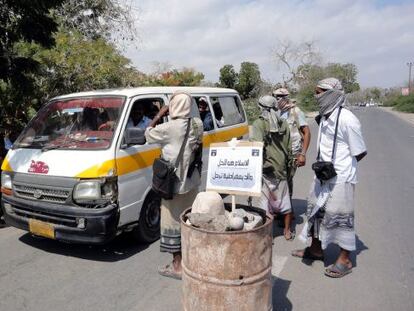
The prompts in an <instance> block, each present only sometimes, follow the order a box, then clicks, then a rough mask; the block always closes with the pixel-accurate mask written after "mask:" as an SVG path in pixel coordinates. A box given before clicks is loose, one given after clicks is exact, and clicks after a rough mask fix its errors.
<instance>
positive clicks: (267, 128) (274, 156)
mask: <svg viewBox="0 0 414 311" xmlns="http://www.w3.org/2000/svg"><path fill="white" fill-rule="evenodd" d="M258 105H259V108H260V109H261V111H262V115H261V116H260V117H259V119H257V120H256V121H254V123H253V130H252V137H251V139H252V140H254V141H260V142H263V143H264V150H263V186H262V196H261V198H260V207H261V208H263V209H264V210H266V211H268V212H269V213H271V214H282V215H284V225H285V226H284V236H285V238H286V240H293V238H294V231H293V230H292V229H291V223H292V216H293V214H292V206H291V202H290V196H289V187H288V184H287V180H288V179H289V174H290V171H291V169H292V149H291V142H290V132H289V126H288V124H287V123H286V121H284V120H282V119H281V118H280V117H279V112H278V110H277V107H276V99H275V98H274V97H272V96H263V97H260V98H259V102H258Z"/></svg>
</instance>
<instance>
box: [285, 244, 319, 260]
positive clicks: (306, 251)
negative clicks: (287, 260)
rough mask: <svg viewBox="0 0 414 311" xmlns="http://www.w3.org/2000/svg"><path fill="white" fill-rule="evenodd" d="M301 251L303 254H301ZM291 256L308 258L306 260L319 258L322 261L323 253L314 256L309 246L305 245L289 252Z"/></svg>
mask: <svg viewBox="0 0 414 311" xmlns="http://www.w3.org/2000/svg"><path fill="white" fill-rule="evenodd" d="M302 252H303V254H302ZM291 255H292V256H293V257H299V258H302V259H308V260H321V261H323V255H322V256H315V255H313V254H312V253H311V251H310V248H309V247H306V248H305V249H297V250H295V251H293V252H292V253H291Z"/></svg>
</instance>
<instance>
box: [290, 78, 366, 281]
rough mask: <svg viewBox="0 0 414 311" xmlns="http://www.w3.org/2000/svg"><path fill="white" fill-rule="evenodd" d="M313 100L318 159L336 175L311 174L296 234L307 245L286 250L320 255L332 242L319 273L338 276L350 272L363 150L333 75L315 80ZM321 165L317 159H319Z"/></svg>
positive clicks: (314, 257) (307, 256)
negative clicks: (333, 251) (335, 248)
mask: <svg viewBox="0 0 414 311" xmlns="http://www.w3.org/2000/svg"><path fill="white" fill-rule="evenodd" d="M315 93H316V95H315V98H316V100H317V102H318V105H319V114H320V115H319V121H320V122H319V135H318V136H319V137H318V146H317V149H318V157H317V161H318V162H322V161H324V162H330V163H332V164H333V167H334V170H335V173H336V176H333V175H334V174H331V175H330V176H333V177H331V178H330V179H328V180H325V179H326V178H325V179H323V180H319V179H318V178H316V176H315V178H314V181H313V183H312V186H311V191H310V194H309V198H308V208H307V213H306V214H307V222H306V224H305V226H304V228H303V230H302V233H301V235H300V238H301V240H302V241H304V242H307V241H308V240H311V245H310V247H306V248H305V249H303V250H296V251H294V252H292V255H293V256H296V257H300V258H305V259H311V260H323V250H324V249H326V247H327V246H328V245H329V244H330V243H335V244H338V245H339V247H340V254H339V256H338V258H337V259H336V261H335V263H334V264H332V265H330V266H329V267H327V268H326V269H325V275H327V276H329V277H334V278H339V277H343V276H344V275H347V274H348V273H350V272H351V271H352V262H351V260H350V257H349V256H350V252H352V251H355V249H356V237H355V231H354V191H355V185H356V183H357V174H356V173H357V162H358V161H360V160H361V159H362V158H363V157H364V156H365V155H366V154H367V152H366V147H365V143H364V139H363V137H362V132H361V124H360V123H359V120H358V119H357V118H356V117H355V115H354V114H353V113H352V112H351V111H349V110H347V109H345V108H343V106H344V104H345V94H344V92H343V90H342V85H341V83H340V82H339V80H338V79H335V78H328V79H324V80H322V81H320V82H319V83H318V84H317V86H316V90H315ZM319 164H321V163H319Z"/></svg>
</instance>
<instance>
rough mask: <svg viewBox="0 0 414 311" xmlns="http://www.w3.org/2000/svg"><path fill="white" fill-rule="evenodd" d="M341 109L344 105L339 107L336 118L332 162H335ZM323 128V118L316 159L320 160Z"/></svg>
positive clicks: (320, 124)
mask: <svg viewBox="0 0 414 311" xmlns="http://www.w3.org/2000/svg"><path fill="white" fill-rule="evenodd" d="M341 110H342V106H341V107H339V110H338V116H337V118H336V124H335V134H334V139H333V146H332V156H331V162H333V159H334V155H335V146H336V136H337V134H338V124H339V116H340V114H341ZM321 129H322V120H321V122H320V123H319V143H318V156H317V157H316V161H319V160H320V158H321V139H322V133H321Z"/></svg>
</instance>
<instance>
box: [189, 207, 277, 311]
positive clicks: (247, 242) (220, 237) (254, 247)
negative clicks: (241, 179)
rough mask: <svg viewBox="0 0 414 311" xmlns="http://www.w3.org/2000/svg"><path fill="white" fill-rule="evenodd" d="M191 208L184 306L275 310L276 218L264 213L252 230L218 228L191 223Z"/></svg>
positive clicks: (203, 310) (199, 309)
mask: <svg viewBox="0 0 414 311" xmlns="http://www.w3.org/2000/svg"><path fill="white" fill-rule="evenodd" d="M239 207H240V206H239ZM243 208H244V209H246V210H247V209H249V207H247V206H243ZM189 211H190V210H187V211H185V212H184V213H183V214H182V216H181V243H182V246H181V247H182V265H183V281H182V282H183V284H182V285H183V292H182V295H183V297H182V303H183V309H184V310H186V311H195V310H197V311H206V310H214V311H216V310H226V311H232V310H235V311H236V310H237V311H250V310H251V311H253V310H254V311H261V310H266V311H268V310H272V281H271V265H272V220H271V219H270V218H269V217H267V216H264V217H265V218H266V221H265V223H264V225H262V226H260V227H258V228H256V229H253V230H250V231H226V232H213V231H207V230H203V229H200V228H195V227H193V226H191V225H188V224H186V223H185V220H186V214H187V213H189Z"/></svg>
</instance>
